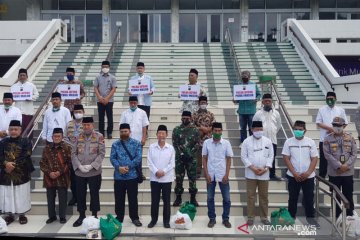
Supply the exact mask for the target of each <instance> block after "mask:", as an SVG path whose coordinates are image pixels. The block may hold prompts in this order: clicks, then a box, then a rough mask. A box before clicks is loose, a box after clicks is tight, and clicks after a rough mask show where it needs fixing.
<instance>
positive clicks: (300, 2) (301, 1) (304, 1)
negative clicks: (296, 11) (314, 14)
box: [294, 0, 310, 8]
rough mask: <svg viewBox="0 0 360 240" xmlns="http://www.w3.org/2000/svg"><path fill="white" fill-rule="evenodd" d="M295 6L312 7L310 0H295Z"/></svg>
mask: <svg viewBox="0 0 360 240" xmlns="http://www.w3.org/2000/svg"><path fill="white" fill-rule="evenodd" d="M294 8H310V0H294Z"/></svg>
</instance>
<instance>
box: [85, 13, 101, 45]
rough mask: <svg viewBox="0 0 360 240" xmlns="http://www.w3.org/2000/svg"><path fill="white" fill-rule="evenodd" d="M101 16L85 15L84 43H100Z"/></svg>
mask: <svg viewBox="0 0 360 240" xmlns="http://www.w3.org/2000/svg"><path fill="white" fill-rule="evenodd" d="M101 20H102V15H101V14H87V15H86V42H102V21H101Z"/></svg>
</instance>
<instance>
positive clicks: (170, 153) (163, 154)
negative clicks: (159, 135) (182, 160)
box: [147, 142, 175, 183]
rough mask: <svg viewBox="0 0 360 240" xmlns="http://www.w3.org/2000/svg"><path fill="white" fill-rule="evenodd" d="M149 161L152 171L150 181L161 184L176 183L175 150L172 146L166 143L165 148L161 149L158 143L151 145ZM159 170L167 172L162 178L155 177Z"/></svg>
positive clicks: (148, 155)
mask: <svg viewBox="0 0 360 240" xmlns="http://www.w3.org/2000/svg"><path fill="white" fill-rule="evenodd" d="M147 161H148V166H149V169H150V181H153V182H159V183H169V182H173V181H174V177H175V173H174V169H175V149H174V147H173V146H172V145H170V144H168V143H165V146H164V147H163V148H161V147H160V146H159V144H158V143H157V142H156V143H153V144H151V145H150V147H149V151H148V154H147ZM159 170H162V171H164V172H165V175H164V176H163V177H161V178H158V177H156V175H155V174H156V172H157V171H159Z"/></svg>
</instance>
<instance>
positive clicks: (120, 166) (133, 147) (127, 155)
mask: <svg viewBox="0 0 360 240" xmlns="http://www.w3.org/2000/svg"><path fill="white" fill-rule="evenodd" d="M130 134H131V131H130V125H129V124H128V123H122V124H120V139H119V140H116V141H115V142H114V143H113V144H112V146H111V153H110V161H111V164H112V165H113V166H114V168H115V170H114V179H115V181H114V194H115V213H116V219H117V220H119V221H120V222H123V221H124V215H125V197H126V193H127V194H128V202H129V216H130V219H131V221H132V223H133V224H134V225H135V226H136V227H141V226H142V223H141V222H140V221H139V213H138V198H137V196H138V181H137V177H138V172H137V170H136V168H137V167H138V166H139V165H140V163H141V162H142V149H141V144H140V142H139V141H138V140H136V139H133V138H130Z"/></svg>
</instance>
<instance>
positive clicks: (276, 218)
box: [271, 208, 295, 226]
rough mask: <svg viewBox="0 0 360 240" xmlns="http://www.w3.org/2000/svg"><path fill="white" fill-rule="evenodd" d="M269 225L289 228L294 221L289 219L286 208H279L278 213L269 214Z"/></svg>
mask: <svg viewBox="0 0 360 240" xmlns="http://www.w3.org/2000/svg"><path fill="white" fill-rule="evenodd" d="M271 224H272V225H273V226H276V225H281V226H289V225H294V224H295V220H294V219H293V218H292V217H291V215H290V213H289V211H288V210H287V209H286V208H280V209H279V211H273V212H272V213H271Z"/></svg>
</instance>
